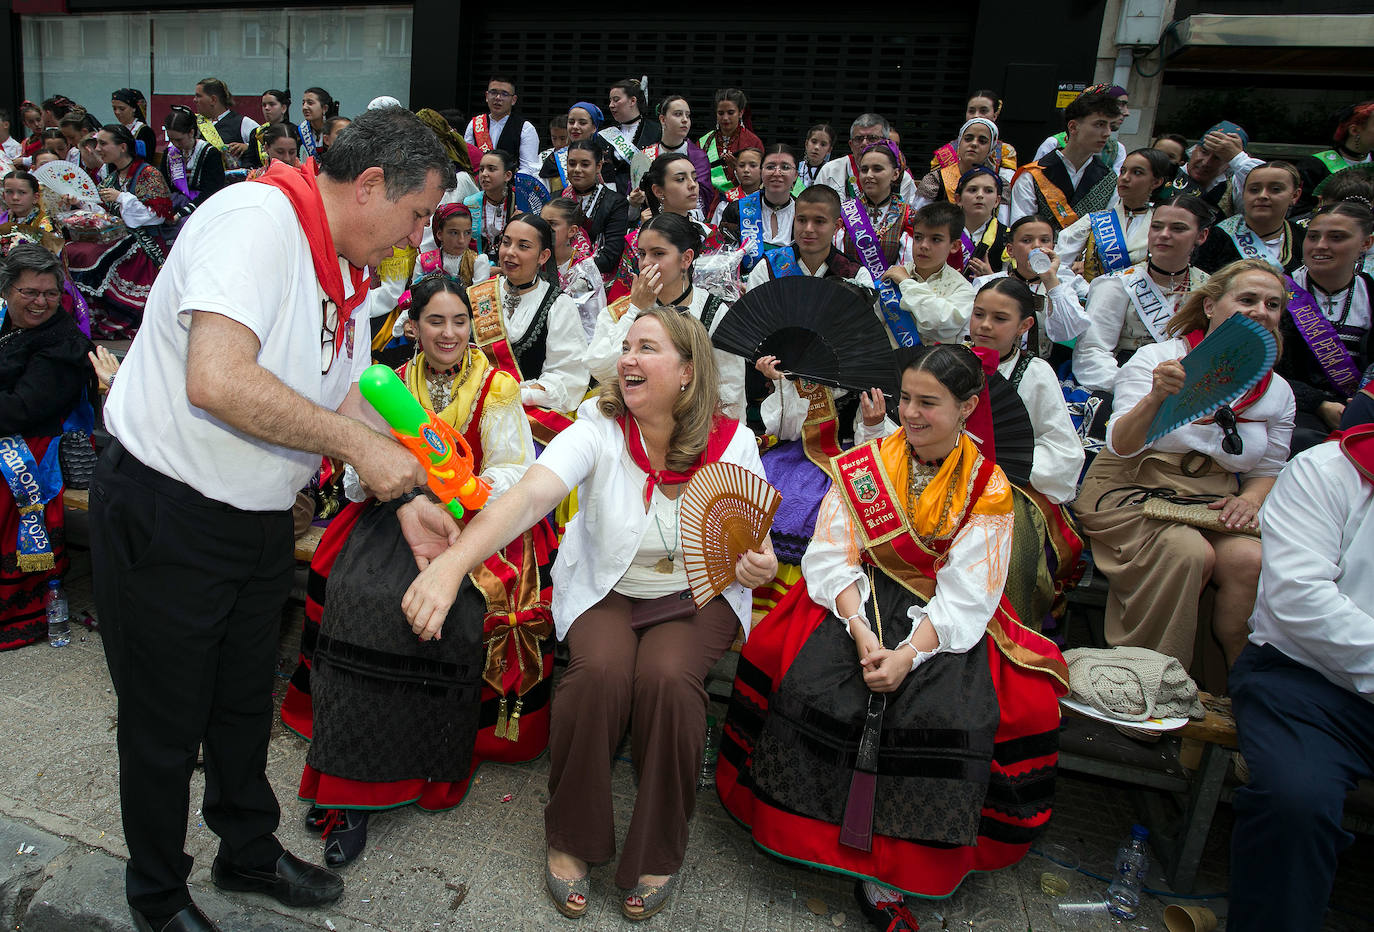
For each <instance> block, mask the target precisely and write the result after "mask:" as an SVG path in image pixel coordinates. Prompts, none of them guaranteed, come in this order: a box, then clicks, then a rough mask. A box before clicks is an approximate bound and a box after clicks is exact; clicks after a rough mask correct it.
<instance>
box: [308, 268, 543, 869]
mask: <svg viewBox="0 0 1374 932" xmlns="http://www.w3.org/2000/svg"><path fill="white" fill-rule="evenodd" d="M411 293H412V295H413V300H412V301H411V303H410V310H409V317H408V320H407V328H408V329H409V330H410V331H411V332H412V334H413V335H414V336H416V338H417V342H418V348H417V351H416V353H415V357H414V358H413V359H412V360H411V361H410V362H408V363H406V364H405V365H403V366H401V368H400V369H399V370H398V372H399V374H400V375H401V377H402V379H403V380H404V381H405V384H406V387H407V388H408V389H409V390H410V392H411V394H413V395H414V396H415V398H416V399H417V400H418V401H419V402H420V403H421V404H422V405H423V406H424V408H425V410H427V411H432V412H433V413H434V414H436V415H437V416H438V417H439V419H440V420H442V421H443V422H444V423H446V424H447V425H448V426H449V427H451V428H453V429H454V430H455V431H457V432H458V433H460V434H462V435H463V437H464V438H465V440H466V441H467V443H468V445H469V446H470V447H471V448H472V452H473V457H474V466H473V471H474V473H476V474H477V475H479V476H480V477H481V478H482V479H483V480H484V481H485V482H487V483H488V484H489V485H490V486H491V498H490V499H489V501H488V505H490V504H491V503H493V502H495V501H497V500H499V499H500V497H501V496H502V495H504V494H505V493H506V492H507V490H509V489H510V488H511V487H512V486H514V485H515V483H516V482H518V481H519V480H520V478H521V477H522V476H523V475H524V474H525V470H526V469H527V468H528V467H529V465H530V464H531V463H533V462H534V442H533V439H532V438H531V436H530V431H529V427H528V426H527V424H526V421H525V417H524V414H523V412H522V411H521V408H520V389H519V387H518V386H517V385H516V382H515V380H514V379H513V378H512V377H511V376H509V375H507V374H506V373H504V372H501V371H499V370H497V369H496V368H494V367H493V366H492V365H491V364H490V363H489V362H488V361H487V358H486V356H485V355H484V354H483V353H482V351H481V350H479V349H477V348H476V347H475V346H473V345H472V344H471V343H470V341H469V333H470V330H471V326H472V320H471V317H470V314H469V309H468V304H467V299H466V295H465V294H464V293H463V290H462V289H461V288H459V287H458V286H457V285H456V284H454V283H453V282H452V280H450V279H448V278H447V277H445V276H443V275H430V276H427V277H425V278H423V279H421V280H420V281H419V282H417V283H416V284H415V286H414V287H413V288H412V289H411ZM345 485H346V487H347V489H348V493H349V498H350V499H351V500H352V504H350V505H348V506H347V507H346V508H345V509H344V510H343V511H342V512H341V513H340V514H339V515H338V516H337V517H335V518H334V520H333V521H332V522H331V523H330V525H329V527H328V528H327V529H326V531H325V534H324V537H323V538H322V540H321V542H320V546H319V548H318V549H317V551H316V553H315V558H314V560H313V561H312V562H311V567H310V582H309V585H308V587H307V590H308V599H307V603H306V622H305V634H304V636H303V638H302V661H301V665H300V666H299V667H298V668H297V671H296V674H295V676H294V677H293V678H292V685H291V688H290V689H289V690H288V693H287V698H286V700H285V702H284V703H283V704H282V720H283V721H284V722H285V723H286V725H287V726H288V727H290V728H291V729H292V730H294V731H296V732H298V733H300V734H302V735H304V736H305V737H307V738H311V739H312V743H311V746H310V753H309V755H308V756H307V758H306V767H305V772H304V773H303V774H302V776H301V785H300V797H301V798H302V799H304V800H307V801H309V802H310V803H311V806H312V808H311V810H310V812H309V814H308V815H307V823H308V824H311V825H312V826H315V827H318V828H322V829H323V830H324V834H325V839H326V843H327V844H326V848H325V861H326V862H327V863H328V864H329V865H330V866H331V867H338V866H340V865H343V864H347V863H349V862H350V861H352V860H354V859H355V858H356V857H357V856H358V855H359V854H360V853H361V852H362V850H363V847H364V845H365V844H366V842H367V826H368V818H369V814H370V813H372V812H375V811H377V810H383V809H394V808H398V807H400V806H405V805H409V804H410V803H415V804H416V805H418V806H419V807H420V808H422V809H426V810H430V811H436V810H442V809H449V808H452V807H454V806H456V805H458V804H459V803H460V802H461V801H462V799H463V797H464V795H465V794H466V793H467V790H468V785H469V780H470V779H471V776H472V774H473V772H474V771H476V769H477V766H478V765H479V764H480V763H481V762H482V761H483V760H501V761H525V760H530V759H532V758H534V757H536V756H537V755H539V754H541V753H542V752H543V750H544V747H545V745H546V744H547V741H548V700H549V680H548V677H549V676H550V675H551V673H552V653H551V648H552V645H551V643H549V641H548V639H547V638H548V634H549V633H550V630H551V627H550V618H549V614H548V592H547V591H546V587H547V585H548V580H547V576H546V575H544V574H545V573H546V571H547V565H548V562H549V551H550V549H551V547H552V546H553V544H552V534H551V531H550V530H549V529H548V527H547V525H546V524H543V523H541V524H537V525H535V527H534V528H533V530H531V531H526V532H525V534H524V535H522V536H521V537H519V538H517V539H516V540H515V541H514V542H513V543H512V544H510V545H509V546H507V547H505V548H503V549H502V550H501V551H500V552H499V553H498V554H497V555H495V556H493V557H492V558H490V559H488V560H487V561H486V562H485V563H483V564H482V565H481V566H478V567H476V568H475V569H474V571H473V572H472V574H471V575H470V576H469V577H465V578H464V579H463V580H462V585H461V587H460V591H459V593H458V596H457V599H456V601H455V602H454V604H453V607H452V608H451V609H450V611H449V614H448V618H449V625H448V628H447V630H446V631H445V632H444V634H445V637H444V638H443V640H441V641H434V642H431V643H428V644H421V643H419V642H417V641H416V639H415V637H414V635H412V634H411V632H410V628H409V626H408V625H407V624H406V623H405V620H404V617H403V616H402V615H401V613H400V611H399V605H400V597H401V594H402V593H403V592H404V591H405V589H406V587H407V586H409V585H410V581H411V580H412V579H414V578H415V574H416V568H415V559H414V557H413V555H412V553H411V548H410V546H409V545H408V544H407V543H406V541H405V539H404V537H403V536H402V533H401V526H400V524H399V523H398V522H397V518H396V508H395V505H394V503H381V502H378V501H376V500H374V499H372V498H370V497H368V496H367V493H366V490H364V489H360V488H359V487H358V485H357V482H356V475H355V474H352V473H351V470H350V471H349V472H348V473H346V478H345Z"/></svg>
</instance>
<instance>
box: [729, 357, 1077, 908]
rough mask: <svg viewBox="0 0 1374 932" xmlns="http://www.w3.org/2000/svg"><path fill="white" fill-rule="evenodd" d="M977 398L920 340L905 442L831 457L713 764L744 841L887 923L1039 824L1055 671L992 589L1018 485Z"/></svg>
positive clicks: (906, 396) (978, 387)
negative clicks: (842, 888)
mask: <svg viewBox="0 0 1374 932" xmlns="http://www.w3.org/2000/svg"><path fill="white" fill-rule="evenodd" d="M983 387H984V376H983V370H982V367H981V364H980V362H979V360H978V358H977V357H976V356H975V355H974V354H973V353H972V352H971V351H970V350H968V349H966V348H964V347H961V346H957V345H950V344H944V345H935V346H921V347H918V348H917V349H916V350H915V351H914V353H912V354H911V357H910V360H909V361H908V362H907V363H906V365H905V366H904V370H903V372H902V393H901V408H900V410H901V419H902V429H901V430H899V431H897V432H896V433H893V434H891V435H890V436H888V437H887V438H885V439H884V440H882V441H874V442H872V443H868V444H863V445H861V446H858V447H855V448H854V449H853V450H850V451H849V452H847V453H845V454H843V455H841V456H839V457H837V458H835V459H834V460H833V461H832V463H833V467H834V469H835V470H836V476H837V481H836V482H835V484H834V485H833V487H832V489H831V490H830V492H829V493H827V495H826V498H825V500H824V502H823V504H822V507H821V514H820V518H819V519H818V521H817V526H816V538H815V540H814V541H813V542H812V543H811V545H810V547H809V548H808V549H807V552H806V556H805V557H804V558H803V561H802V572H803V576H804V579H805V582H806V585H805V586H795V587H793V588H792V590H791V591H790V592H789V593H788V595H787V597H786V598H785V599H784V600H783V601H782V602H781V603H780V604H779V605H778V606H777V608H776V609H774V611H773V612H771V613H770V614H769V615H768V616H767V617H766V618H764V619H763V621H761V622H760V623H759V625H758V626H757V628H756V630H755V631H754V633H753V635H752V636H751V637H750V639H749V641H748V642H747V643H746V644H745V647H744V650H743V652H742V654H741V656H740V664H739V673H738V675H737V676H736V679H735V689H734V695H733V697H732V701H731V711H730V715H729V717H728V718H727V720H726V725H725V737H724V742H723V747H722V750H721V755H720V762H719V765H718V768H717V771H716V785H717V789H718V790H719V792H720V796H721V800H722V802H723V803H724V804H725V807H726V808H727V809H728V810H729V811H730V813H731V814H732V815H733V816H734V817H735V818H737V819H739V820H740V821H741V822H742V823H743V824H744V825H746V826H747V827H748V828H749V829H750V831H751V833H752V836H753V839H754V842H755V844H757V845H759V846H760V847H762V848H764V849H765V850H767V851H770V852H772V853H775V854H778V855H781V856H783V857H785V858H788V859H790V860H796V861H800V862H803V863H807V864H812V865H815V866H818V867H821V868H824V869H828V870H834V871H837V872H840V873H845V874H848V875H851V876H854V877H857V878H860V879H859V881H858V882H857V884H856V894H857V898H858V901H859V908H860V910H861V912H862V913H863V914H864V915H865V916H866V917H867V918H869V919H870V920H871V921H873V922H874V923H875V924H877V925H878V926H879V928H884V929H887V930H889V932H895V930H914V929H915V928H916V920H915V919H914V917H912V916H911V914H910V913H909V912H908V911H907V909H906V907H905V905H904V904H903V899H902V896H903V893H913V894H918V895H924V896H937V897H942V896H948V895H949V894H950V893H952V892H953V891H954V890H955V888H957V887H958V885H959V884H960V882H961V881H962V880H963V879H964V877H965V876H967V875H968V874H969V873H970V872H971V871H975V870H980V871H981V870H996V869H998V868H1002V867H1007V866H1009V865H1011V864H1014V863H1016V862H1017V861H1018V860H1020V858H1021V857H1023V856H1024V855H1025V853H1026V851H1027V850H1029V847H1030V843H1031V841H1032V839H1033V838H1034V837H1035V836H1036V835H1037V834H1038V832H1039V831H1040V829H1041V828H1043V826H1044V825H1045V823H1046V822H1047V821H1048V820H1049V816H1050V805H1049V801H1050V798H1051V796H1052V793H1053V781H1054V772H1055V764H1056V760H1057V747H1058V728H1059V706H1058V702H1057V697H1058V696H1060V695H1063V694H1064V693H1065V692H1067V687H1068V675H1067V670H1066V669H1065V667H1064V662H1063V659H1062V658H1061V657H1060V655H1059V652H1058V650H1057V649H1056V648H1055V646H1054V645H1053V644H1052V643H1050V642H1049V641H1048V640H1046V639H1045V638H1043V637H1041V636H1040V635H1037V634H1035V633H1033V632H1031V631H1030V630H1028V629H1026V628H1025V627H1024V626H1022V625H1021V624H1020V623H1019V622H1018V621H1017V619H1016V617H1015V614H1014V613H1013V612H1012V611H1011V609H1010V607H1009V606H1008V605H1007V603H1006V601H1005V600H1004V599H1003V598H1002V587H1003V584H1004V583H1005V581H1006V572H1007V561H1008V558H1009V556H1010V553H1011V540H1012V498H1011V490H1010V486H1009V484H1008V483H1007V479H1006V476H1005V475H1003V473H1002V471H1001V469H1000V468H998V467H997V465H996V464H995V463H994V462H993V461H992V460H991V459H990V458H988V457H985V456H984V455H983V454H982V453H980V452H979V449H978V447H977V446H976V445H975V443H974V441H973V440H972V439H971V438H970V436H969V435H968V434H966V433H964V429H963V428H964V424H965V421H966V420H967V419H968V418H969V417H970V416H971V415H973V414H974V412H975V410H976V409H977V408H978V407H979V406H980V397H979V395H980V392H981V391H982V389H983ZM984 410H985V411H986V408H984ZM984 416H985V415H984ZM987 426H990V423H989V424H988V425H987ZM977 429H979V430H983V429H984V425H977ZM984 436H990V433H985V434H984ZM856 654H857V656H856Z"/></svg>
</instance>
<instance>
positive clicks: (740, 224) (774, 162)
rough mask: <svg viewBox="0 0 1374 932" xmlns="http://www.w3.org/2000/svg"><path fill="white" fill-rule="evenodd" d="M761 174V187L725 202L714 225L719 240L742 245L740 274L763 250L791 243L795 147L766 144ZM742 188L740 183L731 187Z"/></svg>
mask: <svg viewBox="0 0 1374 932" xmlns="http://www.w3.org/2000/svg"><path fill="white" fill-rule="evenodd" d="M762 173H763V174H762V178H763V186H762V187H761V188H760V189H759V190H758V191H756V192H754V193H752V194H742V195H741V196H740V197H738V198H734V199H733V200H731V201H730V202H729V203H727V204H726V205H725V206H724V208H723V209H722V210H721V213H720V223H719V225H718V226H717V227H716V229H717V231H718V235H719V237H720V240H721V241H722V242H723V243H739V244H740V245H741V246H742V247H743V249H744V260H743V262H741V264H740V274H741V275H747V274H748V273H749V272H750V271H751V270H752V269H753V267H754V266H755V265H757V264H758V263H759V262H760V261H762V259H763V256H764V254H765V253H767V252H771V251H773V250H774V249H777V248H778V247H779V246H788V245H790V244H791V243H792V219H793V217H794V216H795V215H796V209H797V201H796V198H795V197H793V195H792V191H793V189H794V188H795V187H796V183H797V150H796V149H793V148H792V147H791V146H789V145H787V144H786V143H783V142H779V143H774V144H773V145H771V146H769V147H768V151H767V152H765V153H764V154H763V166H762ZM743 190H744V188H743V186H741V187H738V188H736V189H735V191H743ZM731 194H732V195H733V194H734V191H732V192H731ZM746 234H748V235H746Z"/></svg>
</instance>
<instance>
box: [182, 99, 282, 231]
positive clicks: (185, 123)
mask: <svg viewBox="0 0 1374 932" xmlns="http://www.w3.org/2000/svg"><path fill="white" fill-rule="evenodd" d="M162 129H163V131H164V132H166V134H167V153H166V156H165V158H164V159H163V160H162V173H163V175H164V176H165V177H166V179H167V188H168V191H169V192H170V193H171V196H172V204H173V206H174V207H175V208H176V212H177V216H178V218H179V219H184V218H186V217H189V216H190V215H191V212H192V211H194V210H195V209H196V208H197V207H199V206H200V205H201V204H203V203H204V202H205V199H206V198H207V197H209V196H210V195H211V194H214V193H215V192H216V191H218V190H220V189H221V188H223V187H224V184H225V181H224V156H222V155H220V151H219V150H218V149H216V148H215V147H214V146H212V145H210V144H209V143H208V142H206V141H205V140H204V139H201V138H200V132H199V131H198V129H197V127H196V115H195V114H194V113H192V112H191V109H190V108H189V107H173V108H172V109H171V111H170V112H169V113H168V114H167V118H166V119H164V120H163V121H162ZM261 129H262V127H259V128H258V130H254V131H253V132H254V133H257V132H258V131H259V130H261Z"/></svg>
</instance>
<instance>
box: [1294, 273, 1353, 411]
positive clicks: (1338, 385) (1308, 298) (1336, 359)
mask: <svg viewBox="0 0 1374 932" xmlns="http://www.w3.org/2000/svg"><path fill="white" fill-rule="evenodd" d="M1283 280H1284V282H1285V287H1286V288H1287V290H1288V316H1289V317H1291V318H1292V320H1293V326H1294V327H1296V328H1297V331H1298V335H1299V336H1301V337H1302V341H1303V342H1304V343H1306V344H1307V348H1308V349H1309V350H1310V351H1311V352H1312V356H1313V357H1314V358H1315V359H1316V360H1317V365H1319V366H1321V368H1322V374H1323V375H1325V376H1326V379H1327V381H1328V382H1330V383H1331V385H1332V387H1334V388H1335V389H1336V390H1337V391H1338V392H1340V393H1341V395H1342V396H1344V397H1345V398H1347V399H1348V398H1350V397H1352V396H1353V395H1354V394H1355V391H1356V389H1358V388H1359V387H1360V369H1359V367H1358V366H1356V365H1355V360H1354V359H1352V358H1351V357H1350V351H1349V350H1347V349H1346V348H1345V344H1344V343H1342V342H1341V338H1340V335H1339V334H1337V333H1336V328H1335V327H1334V326H1333V325H1332V323H1331V321H1329V320H1327V319H1326V315H1325V314H1323V313H1322V311H1321V308H1320V307H1319V306H1318V305H1317V299H1316V298H1314V297H1312V293H1311V292H1310V291H1308V290H1307V289H1306V288H1304V287H1302V286H1301V285H1299V284H1298V283H1297V282H1295V281H1293V279H1292V277H1291V276H1288V275H1285V276H1283ZM1351 287H1352V288H1353V287H1354V285H1351Z"/></svg>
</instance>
